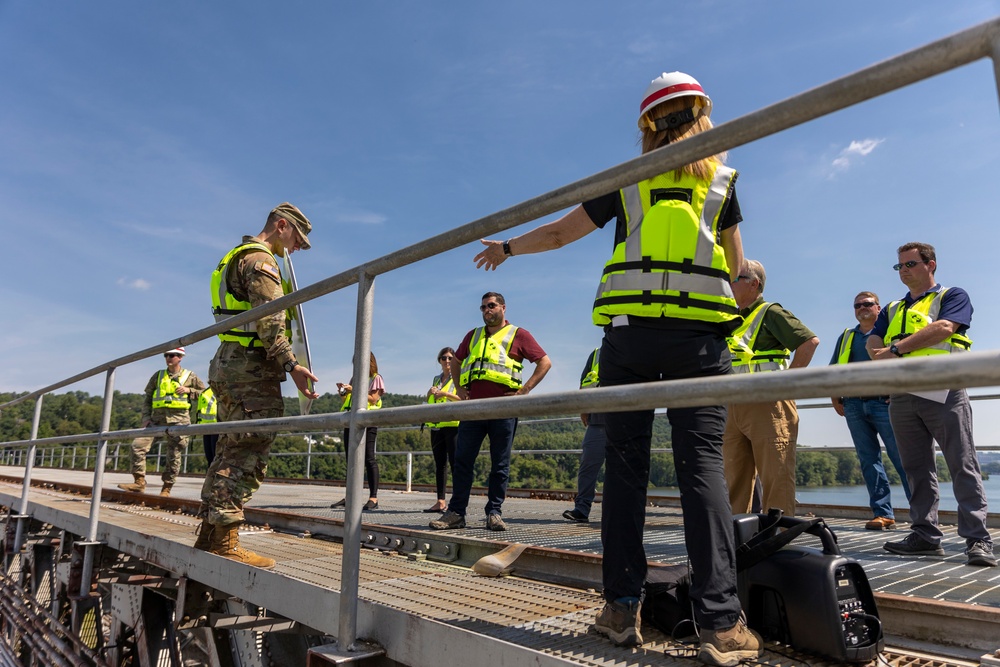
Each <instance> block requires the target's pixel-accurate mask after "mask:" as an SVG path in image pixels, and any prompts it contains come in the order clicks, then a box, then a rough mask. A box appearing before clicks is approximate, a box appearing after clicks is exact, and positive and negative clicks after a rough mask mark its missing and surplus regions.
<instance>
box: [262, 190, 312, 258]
mask: <svg viewBox="0 0 1000 667" xmlns="http://www.w3.org/2000/svg"><path fill="white" fill-rule="evenodd" d="M272 216H277V217H281V218H284V219H285V220H287V221H288V222H290V223H292V224H293V225H294V226H295V229H297V230H298V232H299V236H301V237H302V249H303V250H309V248H310V247H312V246H311V245H310V243H309V232H311V231H312V228H313V226H312V223H311V222H309V218H307V217H306V216H305V215H304V214H303V213H302V211H300V210H299V209H298V207H296V206H294V205H293V204H289V203H288V202H285V203H284V204H278V205H277V206H275V207H274V209H273V210H272V211H271V215H270V216H268V217H269V218H270V217H272Z"/></svg>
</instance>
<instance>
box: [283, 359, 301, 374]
mask: <svg viewBox="0 0 1000 667" xmlns="http://www.w3.org/2000/svg"><path fill="white" fill-rule="evenodd" d="M298 365H299V362H297V361H295V360H294V359H292V360H291V361H286V362H285V363H283V364H282V365H281V367H282V368H284V369H285V372H286V373H291V372H292V371H294V370H295V367H296V366H298Z"/></svg>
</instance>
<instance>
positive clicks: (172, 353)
mask: <svg viewBox="0 0 1000 667" xmlns="http://www.w3.org/2000/svg"><path fill="white" fill-rule="evenodd" d="M181 356H183V355H180V354H177V353H176V352H170V353H169V354H165V355H163V358H164V359H170V358H172V357H177V358H178V359H179V358H180V357H181Z"/></svg>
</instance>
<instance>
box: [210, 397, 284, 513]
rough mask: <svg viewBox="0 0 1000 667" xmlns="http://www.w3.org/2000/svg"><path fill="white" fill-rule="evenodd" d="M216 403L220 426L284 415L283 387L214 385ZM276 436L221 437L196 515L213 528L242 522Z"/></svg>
mask: <svg viewBox="0 0 1000 667" xmlns="http://www.w3.org/2000/svg"><path fill="white" fill-rule="evenodd" d="M210 384H211V386H212V391H214V392H215V397H216V399H217V400H218V409H219V413H218V419H219V421H220V422H235V421H243V420H246V419H272V418H275V417H281V416H282V415H283V414H284V411H285V406H284V402H283V401H282V398H281V383H280V382H278V381H277V380H259V381H257V382H239V383H237V382H211V383H210ZM274 438H275V434H274V433H254V432H247V433H222V434H220V435H219V442H218V445H217V446H216V452H215V460H214V461H212V465H211V466H210V467H209V468H208V472H207V473H205V484H204V486H202V488H201V508H200V509H199V510H198V516H200V517H201V518H202V519H204V520H206V521H208V522H209V523H210V524H212V525H214V526H227V525H230V524H234V523H242V522H243V506H244V505H245V504H246V503H248V502H249V501H250V498H251V496H253V494H254V492H255V491H257V489H259V488H260V485H261V483H262V482H263V481H264V474H265V473H266V472H267V459H268V456H269V455H270V453H271V445H272V444H273V443H274Z"/></svg>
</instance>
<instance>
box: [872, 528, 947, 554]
mask: <svg viewBox="0 0 1000 667" xmlns="http://www.w3.org/2000/svg"><path fill="white" fill-rule="evenodd" d="M882 548H883V549H885V550H886V551H888V552H889V553H894V554H900V555H902V556H943V555H944V549H943V548H941V545H940V544H934V543H933V542H928V541H927V540H925V539H924V538H922V537H920V536H919V535H917V534H916V533H910V534H909V535H907V536H906V537H905V538H904V539H902V540H900V541H899V542H886V543H885V544H883V545H882Z"/></svg>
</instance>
